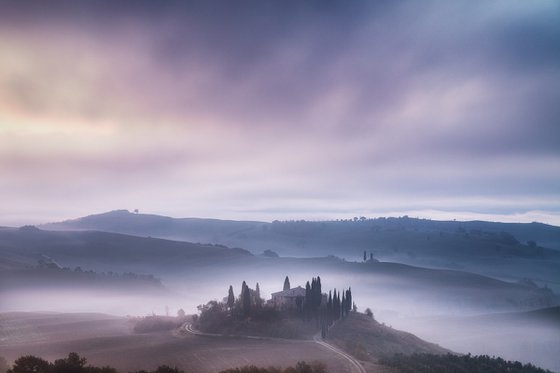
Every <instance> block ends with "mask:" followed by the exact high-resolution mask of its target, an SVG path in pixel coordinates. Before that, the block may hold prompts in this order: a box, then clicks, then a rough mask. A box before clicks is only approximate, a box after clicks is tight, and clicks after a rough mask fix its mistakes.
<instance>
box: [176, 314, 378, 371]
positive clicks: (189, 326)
mask: <svg viewBox="0 0 560 373" xmlns="http://www.w3.org/2000/svg"><path fill="white" fill-rule="evenodd" d="M183 327H184V329H185V330H186V331H187V332H189V333H191V334H193V335H198V336H208V337H220V338H224V337H228V336H227V335H223V334H216V333H204V332H201V331H198V330H195V329H194V328H193V327H192V324H190V323H186V324H184V326H183ZM235 338H246V339H257V340H268V341H282V342H285V341H290V342H291V343H311V342H312V343H317V344H319V345H320V346H322V347H324V348H326V349H327V350H329V351H331V352H334V353H336V354H338V355H339V356H340V357H341V358H343V359H344V360H346V361H347V362H348V363H349V364H350V366H351V372H354V373H367V372H366V370H365V369H364V367H363V366H362V364H360V362H359V361H358V360H356V359H355V358H354V357H353V356H351V355H349V354H347V353H346V352H344V351H342V350H340V349H339V348H336V347H335V346H333V345H331V344H329V343H327V342H325V341H323V340H322V338H321V334H320V333H317V334H316V335H315V336H314V337H313V340H297V339H284V338H272V337H259V336H251V335H247V336H235Z"/></svg>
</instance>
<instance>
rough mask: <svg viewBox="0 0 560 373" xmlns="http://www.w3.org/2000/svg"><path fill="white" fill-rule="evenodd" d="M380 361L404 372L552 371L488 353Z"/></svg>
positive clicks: (541, 372) (536, 372)
mask: <svg viewBox="0 0 560 373" xmlns="http://www.w3.org/2000/svg"><path fill="white" fill-rule="evenodd" d="M379 362H380V363H381V364H383V365H387V366H389V367H391V368H393V369H396V371H397V372H402V373H413V372H420V373H431V372H441V373H446V372H450V373H451V372H453V373H502V372H508V373H552V372H551V371H549V370H544V369H542V368H538V367H536V366H534V365H532V364H522V363H520V362H519V361H508V360H504V359H502V358H499V357H497V358H496V357H490V356H487V355H480V356H472V355H471V354H468V355H463V356H458V355H451V354H447V355H433V354H413V355H402V354H396V355H395V356H393V357H390V358H383V359H381V360H380V361H379Z"/></svg>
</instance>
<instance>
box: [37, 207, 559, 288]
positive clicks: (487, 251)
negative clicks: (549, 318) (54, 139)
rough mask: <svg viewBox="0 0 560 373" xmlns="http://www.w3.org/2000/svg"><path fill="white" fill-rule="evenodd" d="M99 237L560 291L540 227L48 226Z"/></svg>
mask: <svg viewBox="0 0 560 373" xmlns="http://www.w3.org/2000/svg"><path fill="white" fill-rule="evenodd" d="M43 227H45V228H47V229H57V230H58V229H73V230H83V229H94V230H102V231H108V232H117V233H125V234H133V235H138V236H144V237H145V236H152V237H160V238H167V239H175V240H184V241H190V242H203V243H212V244H220V245H226V246H229V247H242V248H244V249H247V250H251V251H252V252H253V253H255V254H258V253H261V252H263V251H264V250H273V251H276V252H277V253H279V254H280V255H281V256H294V257H316V256H327V255H336V256H339V257H342V258H346V259H347V260H361V259H362V257H363V253H364V251H365V252H366V255H367V257H368V258H369V256H370V255H372V256H373V257H374V258H376V259H379V260H385V261H392V262H398V263H405V264H410V265H414V266H422V267H431V268H448V269H458V270H464V271H468V272H473V273H479V274H483V275H485V276H491V277H496V278H504V279H508V280H512V281H517V280H522V279H525V278H529V279H532V280H533V281H536V282H537V283H539V284H540V285H544V284H547V285H548V286H549V287H551V288H553V289H555V290H557V291H560V272H559V271H558V270H557V268H558V266H560V250H557V249H560V228H559V227H554V226H550V225H546V224H540V223H530V224H514V223H495V222H481V221H473V222H456V221H432V220H424V219H412V218H408V217H403V218H386V219H385V218H379V219H365V218H364V219H357V220H352V221H349V220H348V221H323V222H308V221H290V222H273V223H264V222H252V221H227V220H215V219H175V218H170V217H164V216H157V215H145V214H132V213H129V212H128V211H126V210H119V211H112V212H108V213H104V214H98V215H90V216H87V217H83V218H80V219H75V220H69V221H65V222H60V223H52V224H47V225H45V226H43Z"/></svg>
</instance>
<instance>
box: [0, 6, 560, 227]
mask: <svg viewBox="0 0 560 373" xmlns="http://www.w3.org/2000/svg"><path fill="white" fill-rule="evenodd" d="M559 14H560V8H559V7H558V5H557V4H555V3H554V2H546V1H542V2H533V3H531V4H528V3H526V2H521V1H520V2H509V1H508V2H500V1H498V2H493V3H491V4H487V3H478V4H473V3H472V2H453V3H449V2H445V1H431V2H426V3H422V4H420V3H415V2H411V1H398V2H387V3H384V2H354V3H352V4H347V3H343V2H338V1H332V2H306V3H299V2H282V3H274V4H273V3H263V2H243V3H240V4H236V5H235V6H234V5H230V4H217V3H212V2H188V3H185V2H164V3H161V2H158V3H154V2H150V1H146V2H134V4H133V3H130V2H127V1H124V2H119V3H115V2H111V1H100V2H96V3H89V4H86V3H82V2H70V1H61V2H55V3H53V4H49V6H45V5H44V4H38V3H33V2H26V1H23V2H10V3H7V4H3V5H2V11H0V172H2V174H3V175H8V177H3V178H2V181H1V182H0V190H1V191H2V193H4V194H5V195H10V196H12V198H11V201H12V202H10V206H9V207H8V208H9V209H10V211H13V214H14V215H17V214H18V211H19V210H22V209H23V208H22V207H21V205H25V204H27V203H32V204H33V205H34V206H37V211H46V210H47V209H50V208H52V207H53V206H59V207H58V208H63V209H66V210H67V211H69V212H70V209H69V207H60V206H66V205H67V203H66V201H65V200H64V199H63V197H67V198H70V199H71V203H72V204H73V205H76V206H83V208H82V209H81V210H80V211H82V212H83V213H88V212H90V211H91V209H92V206H100V205H103V206H107V208H108V209H113V208H115V207H119V206H111V204H118V201H119V200H121V199H122V198H123V195H126V197H124V199H122V200H123V202H124V201H126V202H127V203H130V204H134V205H135V206H139V207H141V205H143V204H144V205H147V206H149V208H151V209H153V210H154V211H160V212H163V213H164V212H165V211H166V210H170V211H171V210H173V211H178V213H179V214H187V215H192V213H190V212H192V211H197V212H199V213H201V214H204V215H206V216H217V217H220V216H222V215H224V216H225V215H227V216H228V217H235V214H241V213H240V212H239V211H246V213H243V214H241V215H243V217H244V218H246V217H247V215H246V214H250V213H251V211H253V213H255V214H257V215H255V218H258V216H264V212H263V211H269V212H273V211H280V210H279V209H282V208H283V207H281V206H289V208H290V209H292V211H294V212H296V211H297V212H298V213H301V214H302V215H306V213H305V211H308V213H309V215H313V216H316V215H315V214H316V211H322V212H321V214H324V216H326V217H328V216H332V215H334V214H336V213H337V212H342V211H345V212H344V213H350V212H349V211H350V210H352V209H357V210H360V209H362V210H367V211H369V212H371V213H375V211H386V212H387V211H395V210H401V211H410V210H412V209H418V210H422V211H424V210H434V209H435V210H437V209H445V210H449V209H453V206H455V207H456V209H457V211H464V210H465V209H468V210H470V211H476V212H477V213H478V212H480V213H488V214H493V213H497V212H504V211H505V210H504V208H503V205H504V204H507V203H511V204H512V206H515V207H512V208H511V209H508V211H506V212H508V213H509V212H515V211H519V210H518V209H521V210H523V211H531V210H547V206H549V207H548V209H550V210H554V211H558V206H557V203H556V202H555V201H557V200H558V199H559V198H558V197H559V196H558V190H560V189H559V188H558V187H559V184H560V180H559V178H558V176H557V175H560V173H559V172H558V171H559V170H558V164H560V144H559V141H560V127H559V126H558V125H557V123H559V121H560V109H559V108H558V105H557V102H559V101H560V63H559V62H558V61H560V59H559V58H558V57H559V56H560V49H559V48H560V47H559V46H560V27H559V26H558V25H559V24H560V20H559V18H560V15H559ZM500 195H502V196H503V197H502V199H503V201H504V204H493V203H488V199H491V200H494V199H496V198H498V199H499V196H500ZM91 196H94V199H95V200H96V203H95V204H94V205H92V203H91V200H92V198H91ZM256 197H258V201H257V200H255V199H256ZM485 198H488V199H485ZM46 199H52V200H54V201H58V202H57V203H55V202H53V203H52V204H51V203H48V204H47V203H45V200H46ZM416 199H421V201H420V202H418V201H416ZM444 200H445V202H442V201H444ZM516 200H523V201H534V203H533V204H531V203H529V202H527V203H523V204H517V203H515V201H516ZM215 201H220V206H223V208H217V207H216V203H215ZM462 201H471V202H472V203H471V202H469V203H466V204H465V203H463V202H462ZM476 201H478V202H476ZM543 201H545V202H543ZM187 205H188V206H189V207H188V208H187V207H183V208H181V207H178V206H187ZM256 205H258V206H256ZM41 206H43V207H41ZM360 206H367V207H363V208H362V207H360ZM375 206H378V208H376V207H375ZM391 206H395V208H391ZM397 207H398V208H397ZM284 209H285V208H284ZM485 209H486V210H485ZM25 211H29V208H28V207H26V208H25ZM72 211H76V210H75V209H74V210H72ZM257 211H261V215H258V213H257ZM38 215H41V216H44V213H43V212H41V213H39V212H38ZM266 216H267V217H269V216H270V213H266ZM516 216H517V215H516ZM303 217H305V216H303Z"/></svg>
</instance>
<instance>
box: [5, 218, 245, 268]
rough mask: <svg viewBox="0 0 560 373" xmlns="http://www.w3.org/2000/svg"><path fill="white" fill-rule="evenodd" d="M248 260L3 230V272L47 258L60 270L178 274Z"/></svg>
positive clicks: (86, 235)
mask: <svg viewBox="0 0 560 373" xmlns="http://www.w3.org/2000/svg"><path fill="white" fill-rule="evenodd" d="M247 257H252V254H251V253H250V252H248V251H246V250H243V249H230V248H227V247H225V246H219V245H199V244H192V243H188V242H179V241H170V240H165V239H158V238H145V237H138V236H131V235H125V234H118V233H109V232H97V231H45V230H41V229H38V228H35V227H22V228H6V229H0V268H4V269H13V268H24V267H28V266H30V265H36V264H37V263H38V262H39V261H40V260H42V259H44V258H48V259H49V260H54V261H56V262H57V263H58V264H60V265H61V266H67V267H76V266H81V267H83V268H89V269H95V270H103V271H106V270H110V271H121V270H123V269H124V270H128V271H130V270H138V271H140V272H143V271H147V272H150V270H153V269H161V268H163V269H165V270H166V271H174V270H176V269H177V268H188V267H195V266H200V265H205V264H209V263H210V264H212V263H215V262H222V261H230V262H235V261H236V260H243V259H245V258H247Z"/></svg>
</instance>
